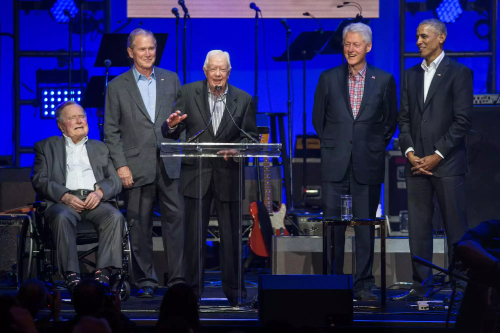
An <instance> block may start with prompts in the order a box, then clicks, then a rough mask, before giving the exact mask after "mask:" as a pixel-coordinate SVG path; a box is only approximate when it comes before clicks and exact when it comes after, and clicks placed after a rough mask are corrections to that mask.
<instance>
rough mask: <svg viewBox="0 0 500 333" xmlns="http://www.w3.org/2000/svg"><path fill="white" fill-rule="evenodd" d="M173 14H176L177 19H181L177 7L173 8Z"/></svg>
mask: <svg viewBox="0 0 500 333" xmlns="http://www.w3.org/2000/svg"><path fill="white" fill-rule="evenodd" d="M172 14H174V15H175V17H176V18H179V17H180V16H179V10H178V9H177V7H174V8H172Z"/></svg>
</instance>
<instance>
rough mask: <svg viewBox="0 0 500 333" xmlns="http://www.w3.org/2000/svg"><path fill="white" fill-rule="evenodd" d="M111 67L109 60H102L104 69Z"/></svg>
mask: <svg viewBox="0 0 500 333" xmlns="http://www.w3.org/2000/svg"><path fill="white" fill-rule="evenodd" d="M110 66H111V60H109V59H106V60H104V67H106V68H109V67H110Z"/></svg>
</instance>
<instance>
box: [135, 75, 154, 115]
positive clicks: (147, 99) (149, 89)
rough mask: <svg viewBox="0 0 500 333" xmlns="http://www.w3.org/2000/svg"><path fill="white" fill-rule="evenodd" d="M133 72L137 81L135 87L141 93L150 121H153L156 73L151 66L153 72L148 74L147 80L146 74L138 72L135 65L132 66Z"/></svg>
mask: <svg viewBox="0 0 500 333" xmlns="http://www.w3.org/2000/svg"><path fill="white" fill-rule="evenodd" d="M132 71H133V73H134V77H135V81H136V82H137V87H139V91H140V93H141V97H142V101H143V102H144V106H145V107H146V110H147V111H148V113H149V117H150V118H151V122H153V123H154V122H155V112H156V111H155V107H156V75H155V69H154V67H153V72H152V73H151V75H150V76H149V80H148V78H147V77H146V76H144V75H142V74H140V73H139V72H138V71H137V69H136V68H135V66H134V67H133V70H132Z"/></svg>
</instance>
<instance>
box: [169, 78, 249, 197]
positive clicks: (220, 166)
mask: <svg viewBox="0 0 500 333" xmlns="http://www.w3.org/2000/svg"><path fill="white" fill-rule="evenodd" d="M226 105H227V109H226V110H224V115H223V117H222V119H221V123H220V125H219V128H218V129H217V133H216V134H215V135H214V132H213V128H212V124H210V126H208V128H207V129H206V130H205V132H203V134H202V135H200V137H199V138H198V140H199V142H223V143H229V142H231V143H237V142H248V139H247V138H246V137H245V136H244V135H243V134H242V133H241V132H240V131H239V130H238V129H237V128H236V126H235V125H234V124H233V121H232V120H231V117H230V116H229V114H228V110H229V112H231V114H232V115H233V118H234V121H235V123H236V124H238V127H240V128H241V129H243V130H244V131H246V132H247V133H248V134H250V135H251V136H253V137H255V138H257V135H258V134H257V125H256V116H255V107H254V105H253V100H252V97H251V96H250V95H249V94H248V93H246V92H244V91H243V90H241V89H238V88H236V87H235V86H232V85H229V88H228V92H227V98H226ZM175 110H180V111H181V113H182V114H187V115H188V116H187V118H186V119H185V120H184V121H182V122H181V123H180V124H179V125H178V126H177V129H176V130H175V131H174V132H172V133H169V132H168V125H167V122H166V121H165V123H164V124H163V127H162V132H163V135H164V136H165V137H168V138H172V139H178V138H179V136H180V135H181V133H182V132H183V131H186V138H190V137H192V136H193V135H195V134H196V133H198V132H199V131H201V130H203V129H204V128H206V127H207V125H208V123H209V122H210V108H209V105H208V86H207V80H203V81H197V82H193V83H190V84H187V85H185V86H183V87H182V88H181V89H180V90H179V94H178V97H177V104H176V105H175ZM212 173H213V179H214V189H215V192H216V194H217V196H218V198H219V199H220V200H222V201H237V200H238V198H239V196H238V190H239V187H238V185H237V184H238V181H239V164H238V162H236V161H234V160H233V159H232V158H231V159H229V160H228V161H225V160H224V159H223V158H202V179H201V180H200V177H199V168H198V163H196V159H195V158H193V157H190V158H183V159H182V174H181V192H182V194H183V195H185V196H187V197H191V198H199V196H200V192H199V187H198V184H200V182H201V184H202V188H201V195H204V194H205V193H206V191H207V189H208V186H209V184H210V180H211V179H212ZM240 186H243V184H240ZM243 193H245V192H244V191H243Z"/></svg>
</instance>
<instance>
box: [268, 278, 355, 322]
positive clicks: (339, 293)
mask: <svg viewBox="0 0 500 333" xmlns="http://www.w3.org/2000/svg"><path fill="white" fill-rule="evenodd" d="M352 318H353V311H352V277H351V275H260V276H259V324H260V325H261V326H264V325H266V324H271V323H279V322H286V323H287V324H290V325H292V326H295V327H302V326H315V327H326V326H348V325H352Z"/></svg>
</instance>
